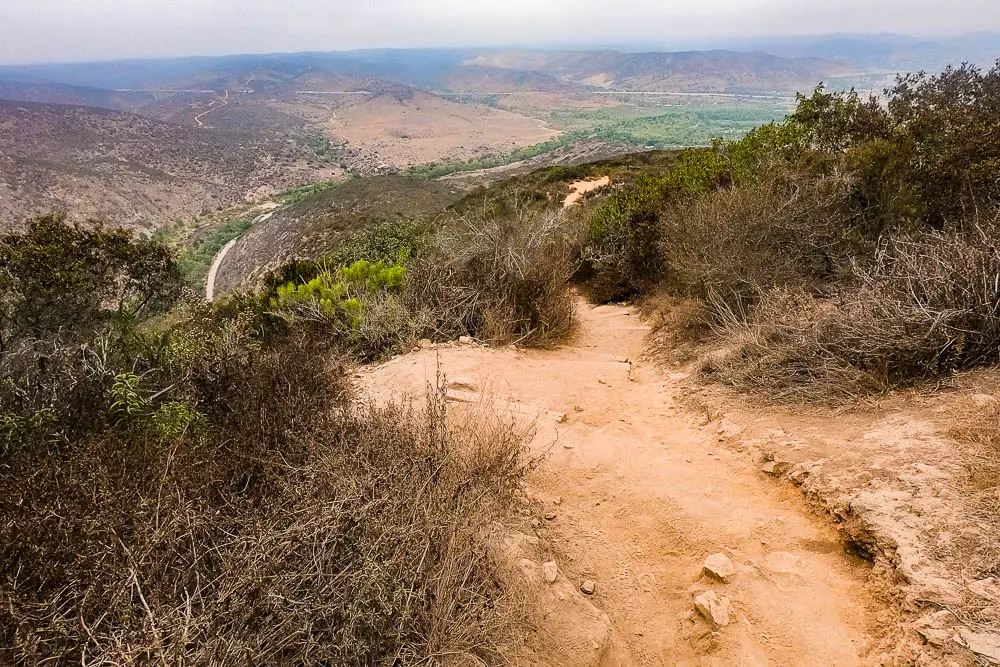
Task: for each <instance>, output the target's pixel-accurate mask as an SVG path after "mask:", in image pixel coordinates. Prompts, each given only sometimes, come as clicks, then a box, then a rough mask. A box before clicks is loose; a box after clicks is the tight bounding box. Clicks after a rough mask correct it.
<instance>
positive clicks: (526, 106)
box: [0, 36, 989, 231]
mask: <svg viewBox="0 0 1000 667" xmlns="http://www.w3.org/2000/svg"><path fill="white" fill-rule="evenodd" d="M852 39H853V41H852ZM977 39H978V42H977V43H983V44H984V45H985V44H988V43H989V40H988V39H987V38H986V37H978V38H977ZM859 43H863V44H864V48H861V47H859V46H858V44H859ZM758 46H761V47H768V46H772V47H775V50H776V51H779V52H782V53H785V54H786V55H769V54H767V53H764V52H763V51H760V50H755V51H731V50H706V51H686V52H676V53H667V52H620V51H610V50H603V51H543V50H521V49H519V50H514V49H501V50H497V49H493V50H489V49H426V50H420V49H417V50H366V51H355V52H330V53H302V54H280V55H247V56H224V57H199V58H182V59H162V60H138V61H120V62H108V63H81V64H66V65H26V66H8V67H0V100H4V105H3V107H2V110H3V113H2V116H0V128H2V131H3V133H4V148H5V150H4V153H3V158H2V161H0V214H2V219H3V220H4V221H5V223H4V224H7V225H10V224H11V221H17V220H23V219H25V217H27V216H28V215H31V214H32V213H37V212H39V211H43V210H64V211H67V212H69V213H70V215H71V216H72V217H74V218H77V219H84V218H89V217H98V218H101V219H104V220H107V221H110V222H116V223H123V224H128V225H130V226H133V227H136V228H138V229H143V230H146V231H152V230H155V229H157V228H159V227H161V226H163V225H164V224H167V223H171V222H175V221H177V220H181V219H191V218H194V217H198V216H201V215H204V214H206V213H208V212H210V211H212V210H214V209H217V208H219V207H226V206H230V205H233V204H237V203H241V202H251V201H262V200H263V199H266V198H267V197H268V196H270V195H272V194H275V193H277V192H281V191H283V190H287V189H291V188H294V187H298V186H303V185H308V184H310V183H313V182H317V181H329V180H334V181H336V180H342V179H344V178H347V177H350V176H351V175H362V176H365V175H372V174H378V173H390V172H407V171H408V172H411V173H414V174H418V175H421V176H435V177H436V176H443V175H447V174H452V173H460V172H476V171H478V170H482V169H488V168H495V167H499V166H502V165H504V164H507V163H517V162H519V161H521V160H523V159H525V158H530V159H532V160H533V161H532V163H531V164H534V165H536V166H537V165H538V164H539V163H540V162H542V161H544V158H541V157H540V156H544V155H547V154H552V151H554V150H556V149H562V150H561V152H560V153H555V154H552V155H551V156H552V159H553V160H558V161H561V162H566V161H569V162H573V161H574V160H575V158H574V155H575V153H574V151H573V150H566V149H567V147H572V146H573V145H577V144H579V143H580V142H582V141H586V142H587V144H586V146H585V148H584V149H583V150H582V151H580V152H579V156H580V157H581V159H582V157H587V158H593V157H595V156H599V155H603V156H611V155H614V154H618V153H622V152H628V151H633V150H641V149H648V148H657V149H663V148H678V147H685V146H699V145H707V144H708V143H710V142H711V140H712V139H714V138H715V137H717V136H718V137H724V138H737V137H739V136H741V135H742V133H744V132H746V131H747V130H749V129H750V128H752V127H755V126H757V125H760V124H762V123H766V122H770V121H772V120H779V119H781V118H783V117H784V115H785V114H786V113H787V112H788V111H789V110H790V109H791V108H792V107H793V106H794V96H795V94H796V93H799V92H810V91H811V90H812V88H814V87H815V86H816V85H818V84H820V83H826V84H827V85H828V86H829V87H831V88H833V89H841V88H846V87H851V86H858V87H860V88H862V89H870V90H880V89H881V87H884V86H885V85H887V83H888V82H890V81H891V79H892V77H893V76H894V74H895V72H897V71H899V70H898V68H900V67H905V66H906V65H907V64H908V63H910V62H925V63H930V64H932V65H933V66H936V67H942V66H944V65H945V64H946V63H947V62H950V61H951V60H953V59H954V49H955V46H954V42H953V41H951V42H941V43H939V44H935V43H933V42H919V41H907V40H905V39H903V38H899V37H891V36H885V37H883V38H878V37H865V38H860V37H859V38H848V37H840V38H829V39H825V40H823V39H815V40H812V41H807V40H800V41H798V42H796V41H794V40H790V41H781V40H775V41H773V42H770V43H768V42H762V43H761V44H759V45H758ZM838 46H840V47H841V48H837V47H838ZM983 48H984V49H985V46H984V47H983ZM811 53H823V54H824V55H823V56H819V55H810V54H811ZM975 53H976V54H977V56H978V55H979V54H980V51H976V52H975ZM826 54H829V55H826ZM847 54H853V58H852V57H850V56H848V55H847ZM18 103H19V104H18Z"/></svg>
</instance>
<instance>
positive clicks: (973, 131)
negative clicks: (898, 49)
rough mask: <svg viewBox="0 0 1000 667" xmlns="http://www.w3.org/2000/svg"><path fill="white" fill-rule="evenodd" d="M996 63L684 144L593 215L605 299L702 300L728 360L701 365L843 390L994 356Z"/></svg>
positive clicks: (750, 385)
mask: <svg viewBox="0 0 1000 667" xmlns="http://www.w3.org/2000/svg"><path fill="white" fill-rule="evenodd" d="M998 174H1000V64H998V66H997V67H994V68H992V69H990V70H987V71H983V70H980V69H978V68H976V67H973V66H970V65H965V66H962V67H957V68H950V69H948V70H946V71H944V72H943V73H941V74H938V75H927V74H916V75H910V76H905V77H902V78H900V79H899V81H898V83H897V85H896V86H895V87H894V88H893V89H891V90H889V91H887V96H886V99H884V100H877V99H874V98H868V99H865V98H862V97H861V96H859V95H858V94H857V93H855V92H847V93H830V92H827V91H825V90H824V89H822V88H819V89H817V90H816V91H815V92H814V93H813V94H812V95H811V96H808V97H806V96H800V98H799V103H798V107H797V109H796V110H795V112H794V113H792V114H791V115H790V116H789V117H788V119H787V120H786V121H784V122H782V123H775V124H771V125H767V126H764V127H762V128H759V129H758V130H755V131H753V132H751V133H749V134H748V135H747V136H746V137H745V138H744V139H741V140H739V141H732V142H726V141H718V142H716V143H715V145H713V147H712V148H711V149H709V150H700V151H689V152H687V153H686V154H685V155H684V156H683V157H682V158H681V160H680V161H679V162H678V163H677V165H676V166H675V167H674V168H673V170H672V171H671V172H670V173H668V174H667V175H666V176H656V177H650V178H647V179H643V180H639V181H638V182H637V183H636V184H635V185H633V186H630V187H626V188H623V189H620V190H619V191H618V192H616V193H615V194H614V195H613V196H611V197H610V198H609V199H608V200H607V201H606V202H605V203H604V204H603V205H602V206H600V207H599V208H598V209H597V211H596V212H595V213H594V214H593V215H592V216H591V218H590V223H589V230H588V233H587V239H586V242H585V246H584V250H583V258H584V260H585V265H584V267H583V269H582V271H581V273H580V276H581V278H582V279H583V280H584V281H585V283H584V286H585V288H586V289H587V290H589V292H590V294H591V295H592V296H593V297H594V298H595V299H597V300H614V299H624V298H634V297H642V296H645V295H651V294H653V293H662V292H666V293H667V294H670V295H673V296H674V297H681V298H685V299H694V300H695V301H696V302H698V303H700V304H701V307H699V308H696V309H692V310H689V312H691V313H695V315H694V316H695V317H697V318H699V319H700V320H701V322H702V326H700V327H695V328H696V329H700V330H702V331H706V332H710V333H714V334H715V335H716V336H717V337H718V338H719V339H720V340H721V341H725V343H726V345H727V347H728V348H729V349H731V350H732V351H733V352H732V353H731V354H729V355H726V356H725V357H723V358H716V359H714V360H713V361H712V362H710V363H708V364H707V365H706V367H705V369H704V371H705V373H707V374H708V375H710V376H711V377H713V378H716V379H718V380H720V381H723V382H725V383H727V384H731V385H733V386H735V387H737V388H740V389H743V390H746V391H754V392H758V391H760V390H764V391H765V392H767V394H768V395H770V396H772V397H774V398H776V399H779V400H802V399H808V398H813V397H820V396H826V397H831V396H833V397H839V398H850V397H854V396H858V395H861V394H867V393H871V392H880V391H885V390H887V389H890V388H892V387H899V386H905V385H908V384H912V383H914V382H919V381H922V380H926V379H931V378H937V377H941V376H942V375H946V374H948V373H951V372H953V371H957V370H961V369H966V368H970V367H974V366H980V365H992V364H996V363H998V362H1000V353H998V350H1000V327H998V324H1000V320H998V319H997V304H998V303H1000V289H998V287H997V285H998V284H1000V283H998V280H1000V279H998V276H1000V255H998V254H997V250H996V249H997V247H998V245H1000V178H998Z"/></svg>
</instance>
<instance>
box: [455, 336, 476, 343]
mask: <svg viewBox="0 0 1000 667" xmlns="http://www.w3.org/2000/svg"><path fill="white" fill-rule="evenodd" d="M475 342H476V341H475V339H474V338H472V336H459V337H458V343H459V345H472V344H474V343H475Z"/></svg>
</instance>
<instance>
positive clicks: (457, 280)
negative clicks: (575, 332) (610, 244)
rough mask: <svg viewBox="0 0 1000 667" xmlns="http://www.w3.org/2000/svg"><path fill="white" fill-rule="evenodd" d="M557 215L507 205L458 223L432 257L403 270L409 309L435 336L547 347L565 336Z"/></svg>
mask: <svg viewBox="0 0 1000 667" xmlns="http://www.w3.org/2000/svg"><path fill="white" fill-rule="evenodd" d="M564 222H565V219H564V217H563V215H562V213H538V212H536V211H533V210H531V209H530V208H529V207H527V206H518V205H515V206H513V210H512V211H511V212H510V213H509V214H507V215H482V216H479V217H469V218H463V219H462V220H461V221H460V224H459V226H458V229H457V230H456V231H454V232H452V233H451V234H450V235H447V234H446V235H444V236H443V237H442V238H441V240H440V244H439V248H438V249H437V252H436V253H435V254H433V255H432V256H430V257H428V258H427V259H425V260H424V261H423V262H421V263H420V264H419V265H418V266H415V267H413V268H412V269H411V270H410V273H409V275H408V279H407V287H406V293H405V295H404V296H405V297H406V298H407V299H408V300H409V302H410V303H411V304H412V308H411V310H417V311H424V312H427V313H431V314H433V317H434V318H435V320H436V324H435V329H436V333H437V334H438V335H442V336H446V337H448V336H450V337H454V336H456V335H462V334H468V335H471V336H474V337H476V338H480V339H483V340H487V341H489V342H491V343H495V344H507V343H517V344H522V345H529V346H535V347H538V346H547V345H552V344H554V343H557V342H559V341H560V340H562V339H563V338H565V337H566V336H567V335H568V334H569V333H570V332H571V331H572V328H573V325H574V321H575V305H574V300H573V295H572V292H571V291H570V286H569V280H570V278H571V277H572V275H573V272H574V268H575V267H574V262H573V251H572V243H571V241H570V239H568V238H567V234H566V226H565V224H564Z"/></svg>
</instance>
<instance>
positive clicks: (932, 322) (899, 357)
mask: <svg viewBox="0 0 1000 667" xmlns="http://www.w3.org/2000/svg"><path fill="white" fill-rule="evenodd" d="M971 229H972V231H969V232H967V231H954V232H928V233H923V234H920V235H910V236H898V237H896V238H893V239H890V240H887V241H885V242H883V243H882V244H880V246H879V247H878V248H877V249H876V252H875V255H874V257H873V258H872V259H871V261H870V262H866V263H865V264H863V265H862V264H860V263H859V264H857V265H856V266H855V280H854V282H853V285H852V284H851V283H848V284H847V285H845V289H844V292H843V293H842V295H841V297H840V298H839V299H817V298H815V297H813V296H812V295H810V294H808V293H805V292H803V291H800V290H790V289H771V290H769V291H766V292H764V293H763V297H762V298H761V300H760V301H759V303H757V304H756V305H755V306H753V307H751V308H749V309H747V310H738V309H737V308H736V307H733V306H730V305H729V303H728V302H727V300H726V299H722V298H720V299H718V300H717V301H716V302H715V305H714V306H713V309H714V311H715V313H716V323H717V329H718V334H719V337H720V338H721V339H722V340H723V341H725V342H726V343H727V344H728V345H731V346H732V347H733V348H734V349H735V350H736V352H735V353H734V354H732V355H730V356H729V357H727V358H725V359H723V360H721V361H717V362H713V363H710V364H708V365H707V366H706V369H705V370H706V372H707V373H708V374H710V375H711V376H713V377H715V378H717V379H720V380H722V381H724V382H726V383H727V384H730V385H732V386H734V387H736V388H738V389H740V390H743V391H763V392H764V393H765V394H767V395H768V396H771V397H773V398H774V399H776V400H780V401H786V400H818V399H831V398H832V399H837V400H855V399H857V398H859V397H861V396H866V395H871V394H873V393H879V392H884V391H887V390H889V389H892V388H897V387H904V386H908V385H913V384H916V383H920V382H925V381H929V380H933V379H935V378H940V377H942V376H946V375H947V374H949V373H952V372H954V371H958V370H963V369H968V368H974V367H978V366H984V365H990V364H995V363H997V361H998V360H1000V353H998V349H1000V309H998V306H997V304H1000V253H998V251H997V247H998V244H997V239H996V225H995V222H991V223H989V224H988V225H981V226H980V225H973V226H971ZM710 301H711V297H710Z"/></svg>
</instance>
